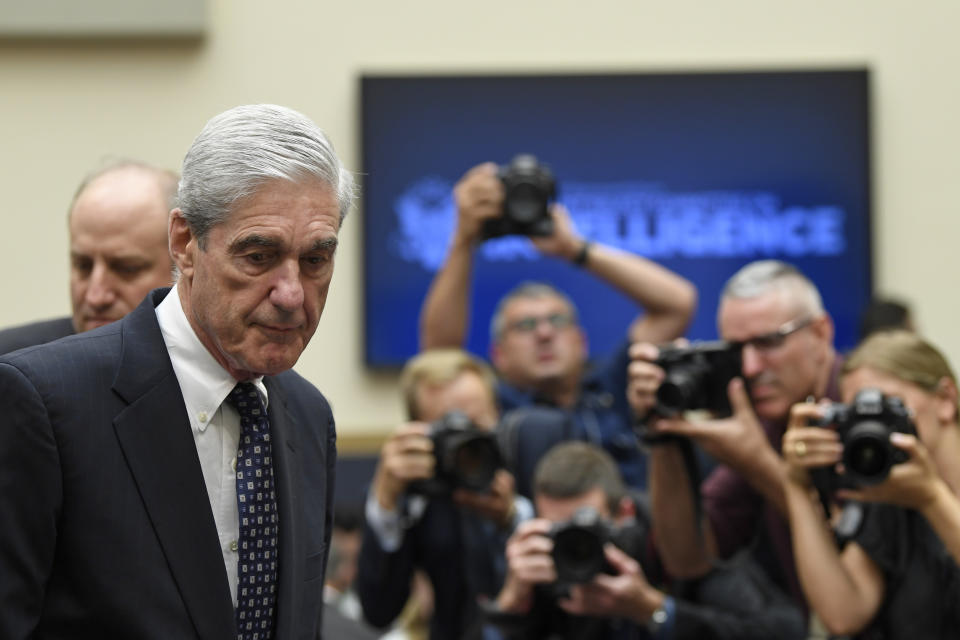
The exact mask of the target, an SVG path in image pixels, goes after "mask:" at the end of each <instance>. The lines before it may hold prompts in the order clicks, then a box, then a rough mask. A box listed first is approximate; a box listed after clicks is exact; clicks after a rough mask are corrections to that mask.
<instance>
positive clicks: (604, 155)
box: [361, 70, 871, 366]
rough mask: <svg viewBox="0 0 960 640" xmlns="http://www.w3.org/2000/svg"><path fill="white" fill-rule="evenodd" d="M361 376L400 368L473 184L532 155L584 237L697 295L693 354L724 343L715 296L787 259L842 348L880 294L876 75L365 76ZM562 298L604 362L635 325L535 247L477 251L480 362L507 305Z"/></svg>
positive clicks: (617, 303)
mask: <svg viewBox="0 0 960 640" xmlns="http://www.w3.org/2000/svg"><path fill="white" fill-rule="evenodd" d="M361 102H362V135H363V141H362V149H363V173H364V207H363V208H364V215H365V219H364V234H365V239H364V256H363V261H364V283H365V292H364V299H365V322H366V327H365V340H366V345H365V347H366V349H365V351H366V359H367V363H368V364H370V365H372V366H399V365H402V364H403V362H404V361H405V360H406V359H407V358H409V357H410V356H412V355H414V354H415V353H416V351H417V348H418V344H417V343H418V318H419V313H420V306H421V304H422V302H423V298H424V296H425V295H426V291H427V288H428V287H429V284H430V282H431V280H432V278H433V276H434V274H435V273H436V270H437V269H438V268H439V267H440V265H441V264H442V262H443V259H444V256H445V254H446V250H447V244H448V240H449V238H450V235H451V233H452V231H453V228H454V222H455V215H456V214H455V209H454V203H453V197H452V189H453V185H454V184H455V183H456V181H457V180H458V179H459V178H460V176H462V175H463V174H464V173H465V172H466V171H467V170H468V169H469V168H470V167H472V166H474V165H476V164H479V163H481V162H485V161H494V162H498V163H500V164H505V163H507V162H509V160H510V159H511V158H512V157H513V156H515V155H516V154H518V153H532V154H534V155H536V156H537V157H538V158H540V160H541V161H543V162H545V163H546V164H547V165H549V166H550V168H551V170H552V171H553V173H554V175H555V176H556V179H557V183H558V201H560V202H562V203H564V205H566V207H567V209H568V210H569V211H570V214H571V217H572V218H573V221H574V224H575V225H576V227H577V229H578V230H579V232H580V233H581V234H582V235H584V236H585V237H586V238H588V239H590V240H593V241H595V242H602V243H604V244H607V245H610V246H613V247H617V248H620V249H623V250H625V251H630V252H634V253H637V254H640V255H643V256H645V257H648V258H650V259H653V260H656V261H657V262H660V263H661V264H663V265H664V266H666V267H667V268H670V269H672V270H674V271H676V272H678V273H680V274H682V275H684V276H685V277H687V278H688V279H690V280H691V281H692V282H693V283H694V284H696V285H697V287H698V289H699V291H700V301H699V306H698V310H697V314H696V317H695V318H694V320H693V322H692V323H691V326H690V329H689V331H688V335H689V336H690V337H692V338H702V339H711V338H714V337H716V324H715V314H716V305H717V299H718V295H719V291H720V289H721V287H722V285H723V283H724V282H725V281H726V279H727V278H729V277H730V276H731V275H732V274H733V273H734V272H735V271H736V270H737V269H738V268H739V267H740V266H742V265H744V264H746V263H747V262H750V261H752V260H757V259H762V258H779V259H783V260H786V261H788V262H791V263H794V264H796V265H797V266H798V267H799V268H800V269H801V270H803V271H804V272H805V273H806V274H807V275H808V276H810V277H811V278H812V279H813V281H814V282H816V283H817V285H818V286H819V287H820V289H821V293H822V294H823V297H824V304H825V305H826V307H827V309H828V311H829V312H830V313H831V315H832V316H833V318H834V322H835V323H836V326H837V338H836V343H837V346H838V347H839V348H841V349H846V348H849V347H851V346H853V344H854V342H855V340H856V322H857V320H858V316H859V313H860V310H861V309H862V307H863V306H864V305H865V304H866V302H867V300H868V299H869V297H870V291H871V268H870V267H871V253H870V202H869V193H870V183H869V176H870V167H869V114H868V74H867V72H866V71H865V70H840V71H812V72H805V71H792V72H776V73H760V72H753V73H704V74H644V75H634V74H631V75H603V76H600V75H582V76H549V75H548V76H458V77H446V76H420V77H406V76H404V77H398V76H366V77H364V78H362V80H361ZM523 280H543V281H547V282H551V283H552V284H554V285H555V286H557V287H559V288H560V289H562V290H564V291H566V292H567V293H568V294H569V295H570V296H571V298H572V299H573V300H574V302H575V303H576V304H577V306H578V309H579V311H580V316H581V321H582V323H583V325H584V327H585V329H586V332H587V335H588V336H589V339H590V351H591V355H592V356H594V357H599V356H603V355H605V354H608V353H610V352H611V351H613V350H614V349H616V348H617V347H618V346H619V345H620V344H622V342H623V340H624V338H625V336H626V330H627V327H628V325H629V323H630V321H631V320H632V319H633V318H634V317H635V316H636V315H637V313H638V309H637V307H636V306H635V305H634V304H633V302H632V301H630V300H629V299H627V298H626V297H625V296H623V295H622V294H620V293H618V292H616V291H614V290H613V289H611V288H609V287H607V286H606V285H604V284H602V283H598V281H597V280H596V279H595V278H594V277H593V276H590V275H589V274H587V273H585V272H583V271H581V270H579V269H577V268H575V267H572V266H570V265H568V264H564V263H562V262H559V261H557V260H554V259H551V258H548V257H543V256H541V255H540V254H539V253H538V252H537V251H536V249H535V248H534V247H533V245H532V244H531V243H530V242H529V241H528V240H527V239H525V238H521V237H507V238H501V239H497V240H491V241H488V242H486V243H484V244H483V245H481V246H480V247H479V248H478V251H477V260H476V263H475V265H474V279H473V283H472V295H471V300H472V309H471V317H472V323H471V327H470V334H469V342H468V345H467V346H468V348H469V349H470V350H471V351H473V352H475V353H478V354H480V355H486V354H487V350H488V342H489V321H490V316H491V314H492V312H493V308H494V306H495V304H496V302H497V300H498V299H499V298H500V297H501V296H502V295H503V294H504V293H506V292H507V291H508V290H510V289H511V288H512V287H513V286H515V285H516V284H518V283H519V282H521V281H523Z"/></svg>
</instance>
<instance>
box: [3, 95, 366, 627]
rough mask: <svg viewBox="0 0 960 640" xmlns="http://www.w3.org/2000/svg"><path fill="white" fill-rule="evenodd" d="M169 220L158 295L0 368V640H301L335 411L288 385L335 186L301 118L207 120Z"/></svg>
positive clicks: (338, 177)
mask: <svg viewBox="0 0 960 640" xmlns="http://www.w3.org/2000/svg"><path fill="white" fill-rule="evenodd" d="M182 176H183V177H182V179H181V182H180V191H179V202H180V206H179V208H177V209H174V210H173V211H172V212H171V213H170V218H169V237H170V253H171V255H172V256H173V260H174V263H175V264H176V267H177V269H178V271H179V277H178V280H177V282H176V284H175V285H174V287H173V289H172V290H170V291H169V292H168V291H167V290H162V289H161V290H156V291H153V292H152V293H151V294H150V295H149V296H148V297H147V298H146V299H145V300H144V301H143V302H142V303H141V304H140V306H139V307H137V309H135V310H134V311H133V312H131V313H130V314H129V315H127V316H126V317H125V318H124V319H123V320H122V321H120V322H115V323H112V324H110V325H107V326H104V327H100V328H97V329H93V330H91V331H87V332H84V333H82V334H79V335H76V336H72V337H68V338H65V339H63V340H59V341H57V342H54V343H50V344H46V345H42V346H38V347H34V348H30V349H25V350H22V351H19V352H17V353H15V354H10V355H7V356H4V357H0V415H2V416H3V419H2V421H0V522H2V526H0V575H2V576H3V579H2V580H0V637H2V638H5V639H11V640H16V639H19V638H27V637H30V638H44V639H45V638H141V639H151V638H157V639H161V638H163V639H168V638H205V639H206V638H217V639H221V640H228V639H229V640H235V639H237V638H243V639H252V638H260V639H269V638H278V639H286V638H307V637H310V638H313V637H316V636H317V635H318V629H319V627H320V622H321V606H322V589H323V573H324V565H325V562H326V555H327V551H326V549H327V544H328V542H329V539H330V525H331V517H332V516H331V507H332V502H333V480H334V478H333V474H334V463H335V458H336V448H335V431H334V424H333V418H332V415H331V413H330V408H329V406H328V404H327V402H326V400H325V399H324V398H323V396H322V395H321V394H320V393H319V391H317V390H316V389H315V388H314V387H313V386H312V385H311V384H310V383H308V382H307V381H305V380H304V379H303V378H301V377H300V376H298V375H297V374H295V373H293V372H292V371H289V369H290V368H291V367H292V366H293V365H294V364H295V363H296V361H297V359H298V358H299V356H300V353H301V352H302V351H303V349H304V348H305V347H306V345H307V342H308V341H309V340H310V338H311V336H312V335H313V333H314V331H315V330H316V328H317V323H318V321H319V319H320V315H321V312H322V311H323V307H324V302H325V300H326V295H327V290H328V287H329V284H330V280H331V277H332V275H333V267H334V252H335V249H336V246H337V235H338V232H339V229H340V225H341V222H342V220H343V217H344V215H345V213H346V212H347V210H348V209H349V207H350V204H351V202H352V200H353V185H352V178H351V176H350V174H349V173H348V172H347V171H346V170H344V169H343V167H342V165H341V164H340V161H339V160H338V159H337V157H336V155H335V153H334V151H333V149H332V147H331V145H330V143H329V142H328V141H327V139H326V137H325V136H324V134H323V133H322V132H321V131H320V130H319V129H318V128H317V127H316V125H314V124H313V123H312V122H311V121H310V120H308V119H307V118H306V117H304V116H303V115H301V114H299V113H297V112H295V111H292V110H290V109H286V108H283V107H276V106H273V105H256V106H246V107H237V108H235V109H231V110H229V111H226V112H224V113H222V114H220V115H218V116H216V117H214V118H213V119H212V120H210V122H208V123H207V125H206V126H205V127H204V129H203V131H202V132H201V133H200V135H199V136H198V137H197V138H196V139H195V140H194V142H193V145H192V146H191V148H190V150H189V151H188V152H187V155H186V157H185V159H184V163H183V170H182Z"/></svg>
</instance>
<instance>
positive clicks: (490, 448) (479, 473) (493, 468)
mask: <svg viewBox="0 0 960 640" xmlns="http://www.w3.org/2000/svg"><path fill="white" fill-rule="evenodd" d="M430 439H431V440H432V441H433V455H434V457H435V458H436V466H435V467H434V476H433V477H432V478H429V479H427V480H418V481H416V482H413V483H411V484H410V487H409V490H410V491H411V492H413V493H421V494H425V495H446V494H449V493H451V492H452V491H453V490H454V489H469V490H471V491H486V490H487V489H489V488H490V483H491V482H492V481H493V476H494V475H495V474H496V472H497V470H498V469H501V468H503V458H502V456H501V454H500V447H499V446H498V445H497V440H496V436H495V435H494V434H493V433H491V432H489V431H485V430H483V429H481V428H479V427H477V426H476V425H475V424H473V422H472V421H471V420H470V419H469V418H468V417H467V416H465V415H464V414H462V413H460V412H459V411H451V412H450V413H448V414H446V415H445V416H443V417H442V418H440V419H439V420H437V421H436V422H434V423H433V424H432V425H430Z"/></svg>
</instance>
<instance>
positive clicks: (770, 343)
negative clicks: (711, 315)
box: [730, 316, 816, 353]
mask: <svg viewBox="0 0 960 640" xmlns="http://www.w3.org/2000/svg"><path fill="white" fill-rule="evenodd" d="M814 320H816V318H815V317H813V316H805V317H803V318H794V319H793V320H790V321H789V322H785V323H783V324H782V325H780V328H779V329H777V330H776V331H771V332H770V333H765V334H763V335H762V336H756V337H753V338H747V339H746V340H731V341H730V344H731V345H732V346H734V347H736V348H738V349H740V350H741V351H742V350H743V348H744V347H745V346H747V345H750V346H751V347H753V348H754V349H756V350H757V351H760V352H764V353H765V352H768V351H773V350H774V349H779V348H780V347H782V346H783V343H784V342H786V340H787V338H788V337H789V336H791V335H792V334H794V333H796V332H797V331H800V329H803V328H804V327H808V326H810V325H811V324H812V323H813V321H814Z"/></svg>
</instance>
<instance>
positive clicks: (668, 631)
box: [647, 596, 675, 638]
mask: <svg viewBox="0 0 960 640" xmlns="http://www.w3.org/2000/svg"><path fill="white" fill-rule="evenodd" d="M674 606H675V605H674V602H673V598H671V597H670V596H667V597H666V598H664V599H663V603H662V604H661V605H660V606H659V607H657V608H656V609H654V610H653V613H652V614H650V620H648V621H647V631H648V632H649V633H650V636H651V637H652V638H660V637H665V638H669V637H671V636H672V633H673V630H672V628H671V627H672V626H673V620H671V617H672V616H673V611H674Z"/></svg>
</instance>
